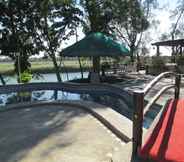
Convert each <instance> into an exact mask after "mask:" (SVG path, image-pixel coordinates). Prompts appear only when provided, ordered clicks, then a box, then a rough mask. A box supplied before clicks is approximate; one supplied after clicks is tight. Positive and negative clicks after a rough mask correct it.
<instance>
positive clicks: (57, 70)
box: [51, 54, 62, 82]
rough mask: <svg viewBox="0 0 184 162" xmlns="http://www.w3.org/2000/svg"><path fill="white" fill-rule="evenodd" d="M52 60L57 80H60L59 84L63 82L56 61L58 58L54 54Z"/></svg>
mask: <svg viewBox="0 0 184 162" xmlns="http://www.w3.org/2000/svg"><path fill="white" fill-rule="evenodd" d="M51 59H52V62H53V65H54V69H55V73H56V77H57V80H58V82H62V79H61V76H60V72H59V66H58V64H57V60H56V57H55V55H54V54H52V56H51Z"/></svg>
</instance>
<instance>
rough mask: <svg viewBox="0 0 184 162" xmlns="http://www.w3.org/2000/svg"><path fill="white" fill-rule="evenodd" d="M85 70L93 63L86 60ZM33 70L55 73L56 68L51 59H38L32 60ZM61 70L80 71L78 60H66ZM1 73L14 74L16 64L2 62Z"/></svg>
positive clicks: (34, 71)
mask: <svg viewBox="0 0 184 162" xmlns="http://www.w3.org/2000/svg"><path fill="white" fill-rule="evenodd" d="M82 69H83V71H84V72H86V71H89V70H90V69H91V64H90V63H89V62H86V63H85V65H83V68H82ZM31 71H32V73H41V74H47V73H55V69H54V67H53V64H52V62H51V61H38V62H31ZM60 72H65V73H67V72H68V73H71V72H80V67H79V64H78V62H77V61H65V66H64V67H61V70H60ZM0 74H2V75H14V74H15V72H14V65H13V63H12V62H5V63H0Z"/></svg>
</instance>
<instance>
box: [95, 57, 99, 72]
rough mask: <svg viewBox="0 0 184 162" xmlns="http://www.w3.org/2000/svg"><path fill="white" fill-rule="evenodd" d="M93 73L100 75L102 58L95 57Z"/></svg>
mask: <svg viewBox="0 0 184 162" xmlns="http://www.w3.org/2000/svg"><path fill="white" fill-rule="evenodd" d="M93 72H95V73H98V74H100V57H93Z"/></svg>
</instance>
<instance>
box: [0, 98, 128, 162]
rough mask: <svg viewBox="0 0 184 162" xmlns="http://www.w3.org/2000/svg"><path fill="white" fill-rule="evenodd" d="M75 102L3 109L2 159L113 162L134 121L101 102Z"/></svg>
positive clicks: (14, 161) (0, 123)
mask: <svg viewBox="0 0 184 162" xmlns="http://www.w3.org/2000/svg"><path fill="white" fill-rule="evenodd" d="M72 105H73V106H72ZM74 105H77V103H73V104H72V103H68V105H67V103H65V104H62V103H60V105H59V103H57V104H56V103H55V104H53V105H52V104H51V103H50V104H49V103H48V104H46V103H42V104H40V105H37V106H36V105H32V106H31V105H30V106H29V105H27V106H26V108H21V106H20V109H12V110H11V111H5V112H1V113H0V127H1V133H0V150H1V151H0V161H3V162H51V161H52V162H60V161H62V162H76V161H79V162H110V161H111V159H112V158H113V154H114V152H118V151H119V150H122V147H123V146H124V145H125V144H126V142H128V139H129V138H130V139H131V137H129V138H128V137H126V136H128V134H127V133H129V134H131V126H130V125H131V122H130V121H129V120H128V119H125V118H124V117H123V116H121V115H120V114H118V113H117V112H115V111H113V110H112V109H111V110H110V108H106V107H103V106H101V105H99V104H95V103H94V104H92V103H91V102H86V103H84V102H83V103H78V106H74ZM84 105H85V106H86V107H88V109H89V107H90V105H93V106H91V108H90V109H91V111H92V109H93V112H95V113H96V115H95V113H94V114H93V113H92V114H93V115H92V114H91V113H90V112H89V110H87V109H86V110H87V111H86V110H84ZM22 106H25V105H22ZM80 106H81V108H79V107H80ZM82 106H83V107H82ZM92 107H93V108H92ZM97 112H98V113H97ZM97 114H98V115H99V116H98V115H97ZM100 117H101V118H100ZM121 117H123V118H121ZM124 119H125V120H124ZM109 123H110V124H109ZM117 123H119V125H118V124H117ZM115 125H116V128H114V126H115ZM125 129H127V132H125V134H124V130H125ZM128 131H129V132H128ZM113 132H115V133H113ZM116 133H117V134H116ZM121 134H122V135H121ZM125 137H126V138H125Z"/></svg>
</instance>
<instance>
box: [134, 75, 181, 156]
mask: <svg viewBox="0 0 184 162" xmlns="http://www.w3.org/2000/svg"><path fill="white" fill-rule="evenodd" d="M169 75H173V76H175V84H169V85H167V86H164V87H163V88H162V89H161V90H160V91H159V92H158V93H157V94H156V95H155V96H154V97H153V98H152V99H151V101H150V102H149V103H148V104H147V105H146V107H145V109H144V97H145V96H146V94H147V93H148V92H149V91H150V90H151V88H152V87H153V86H154V85H156V84H157V83H158V82H159V81H160V80H161V79H162V78H164V77H166V76H169ZM180 82H181V75H179V74H176V73H173V72H164V73H162V74H160V75H158V76H157V77H156V78H155V79H153V80H152V81H151V82H150V83H149V84H148V85H147V86H146V87H145V88H144V89H143V90H139V91H134V93H133V102H134V114H133V138H132V140H133V141H132V144H133V145H132V153H133V155H137V152H138V150H139V149H140V148H141V145H142V132H143V130H142V129H143V128H142V126H143V118H144V115H145V114H146V112H148V110H149V108H150V107H151V106H152V105H153V104H154V103H155V102H156V101H157V100H158V98H159V97H160V96H161V95H162V94H163V93H164V92H166V91H167V90H168V89H171V88H175V95H174V96H175V99H178V98H179V94H180Z"/></svg>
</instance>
